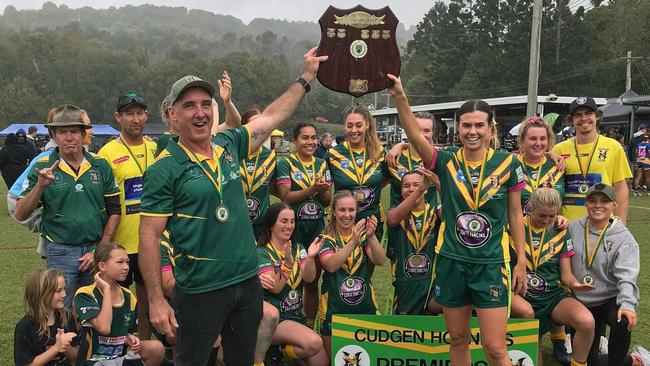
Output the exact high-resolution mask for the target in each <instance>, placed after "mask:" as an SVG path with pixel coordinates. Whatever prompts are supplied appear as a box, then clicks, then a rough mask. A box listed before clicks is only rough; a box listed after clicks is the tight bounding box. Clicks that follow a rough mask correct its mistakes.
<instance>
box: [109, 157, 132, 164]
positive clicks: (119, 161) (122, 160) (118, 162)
mask: <svg viewBox="0 0 650 366" xmlns="http://www.w3.org/2000/svg"><path fill="white" fill-rule="evenodd" d="M129 159H131V158H130V157H129V156H128V155H125V156H120V157H119V158H117V159H115V160H113V164H120V163H123V162H125V161H128V160H129Z"/></svg>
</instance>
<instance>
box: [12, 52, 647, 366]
mask: <svg viewBox="0 0 650 366" xmlns="http://www.w3.org/2000/svg"><path fill="white" fill-rule="evenodd" d="M326 59H327V57H326V56H320V57H318V56H316V55H315V49H312V50H310V51H309V52H308V53H307V54H305V56H304V69H303V74H302V75H301V76H300V77H299V78H298V79H297V80H296V81H295V82H294V83H292V85H291V86H290V87H289V89H288V90H287V91H286V92H285V93H284V94H283V95H281V96H280V97H279V98H278V99H276V100H275V101H274V102H273V103H271V104H270V105H269V106H268V107H266V108H265V109H264V110H257V109H253V110H250V111H248V112H246V113H244V114H243V115H242V116H241V117H240V116H239V113H238V112H237V110H236V108H235V107H234V105H233V104H232V101H231V99H230V94H231V88H230V80H229V77H228V75H227V74H224V76H223V78H222V79H221V80H219V81H218V84H219V94H220V96H221V99H222V100H223V102H224V104H225V105H226V123H223V124H218V123H217V122H218V121H217V119H218V114H217V113H216V110H215V105H216V103H215V102H214V99H213V98H214V96H215V94H217V90H216V89H215V87H214V86H213V85H212V84H210V83H208V82H205V81H203V80H201V79H199V78H197V77H193V76H186V77H183V78H181V79H179V80H178V81H177V82H176V83H174V84H173V85H172V87H171V90H170V93H169V96H168V97H167V98H166V99H165V101H164V102H163V104H162V106H161V112H162V115H163V118H164V120H165V121H167V122H168V123H169V127H170V133H169V134H167V135H165V136H164V138H161V139H159V141H158V146H155V143H153V142H151V141H149V140H148V139H147V138H145V137H143V136H142V127H143V125H144V123H145V121H146V118H147V113H148V109H147V104H146V103H145V101H144V99H143V98H142V97H140V96H139V95H137V94H136V93H126V94H124V95H122V96H120V98H119V100H118V107H117V111H116V113H115V117H116V120H117V121H118V122H119V123H120V126H121V127H122V133H121V135H120V138H119V139H117V140H115V141H112V142H111V143H109V144H107V145H106V146H104V147H103V148H102V150H100V152H99V154H98V155H92V154H90V153H88V152H86V151H85V150H83V149H82V147H81V141H82V138H83V136H84V135H85V134H86V129H87V128H88V126H89V124H88V123H86V122H85V121H84V119H83V118H82V113H81V110H79V109H78V108H76V107H72V106H62V107H60V108H59V109H57V110H55V111H54V113H53V114H52V118H51V119H50V120H48V127H49V128H50V134H51V136H52V138H53V140H54V141H55V142H56V143H57V144H58V148H56V149H55V150H53V151H51V152H50V153H49V154H48V155H46V156H44V157H41V158H37V159H36V163H35V164H34V166H33V167H32V168H31V169H30V172H29V173H28V175H27V179H26V180H25V185H24V187H25V188H24V189H23V190H22V193H21V194H20V196H19V197H18V201H17V203H16V207H15V211H14V215H15V218H16V219H17V220H19V221H23V222H24V221H26V220H29V219H30V217H31V216H32V215H33V214H34V212H35V211H36V210H37V208H38V207H39V206H42V224H41V226H40V231H41V234H42V236H43V237H44V238H45V239H46V244H47V262H48V268H50V270H43V271H39V272H37V273H36V274H34V275H33V276H32V277H31V278H30V280H29V281H28V286H27V287H26V291H25V299H26V313H27V314H26V316H25V318H23V319H22V320H21V322H20V323H19V324H18V325H17V327H16V338H15V344H16V345H15V355H16V364H19V365H31V364H35V365H36V364H39V365H40V364H57V363H56V362H66V361H65V360H66V358H68V359H70V358H73V357H83V358H84V359H86V360H88V361H86V362H87V364H97V365H109V364H110V365H112V364H116V365H119V364H121V362H122V360H123V359H124V357H130V356H131V354H127V355H126V356H125V355H124V350H125V349H129V350H130V351H132V353H139V354H140V356H141V357H142V358H143V359H144V360H145V362H146V363H147V365H149V364H154V365H155V364H160V363H161V362H163V346H162V344H161V343H159V342H158V341H148V340H142V341H140V339H138V338H137V337H134V336H132V335H130V334H131V332H133V331H134V330H135V327H136V323H135V321H134V319H135V318H138V319H139V325H138V326H137V327H138V328H139V336H140V337H141V338H144V339H148V338H149V333H148V326H147V324H148V323H149V320H150V324H151V325H152V326H153V327H154V328H155V330H157V333H158V334H157V335H158V337H157V338H158V339H161V340H163V342H165V343H166V345H167V346H173V347H174V360H175V364H176V365H205V364H214V362H215V361H214V360H215V358H216V357H217V355H218V354H219V351H218V350H222V355H221V358H222V359H223V361H224V362H225V363H226V364H227V365H250V364H261V363H263V362H264V360H265V358H266V361H267V363H272V362H275V361H276V360H277V357H276V356H277V355H274V353H277V354H281V355H282V356H283V357H285V358H289V359H301V360H303V361H304V362H305V363H306V364H309V365H325V364H328V363H329V357H330V354H331V335H332V333H331V332H332V328H331V322H332V315H333V314H359V313H360V314H374V313H376V311H377V304H376V300H375V295H374V290H373V288H372V284H371V277H372V273H373V271H374V267H375V266H376V265H379V266H381V265H383V264H384V263H385V262H386V261H387V259H390V263H391V272H392V275H393V285H394V297H393V299H394V301H393V313H394V314H412V315H423V314H439V313H442V314H443V315H444V317H445V322H446V325H447V328H448V332H449V334H450V338H451V345H450V358H451V360H452V364H453V365H467V364H469V363H470V359H469V347H468V344H469V336H470V329H469V320H470V317H471V316H472V313H473V312H475V314H476V315H477V316H478V319H479V322H480V328H481V329H480V331H481V339H482V346H483V349H484V351H485V353H486V356H487V358H488V360H489V363H490V365H510V364H511V361H510V359H509V358H508V353H507V350H506V344H505V333H506V324H507V319H508V317H509V316H510V315H512V316H518V317H529V318H532V317H535V318H537V319H540V334H544V333H546V332H548V331H551V337H552V339H553V340H554V341H557V342H554V344H558V345H560V344H563V340H564V337H565V335H564V326H565V325H568V326H570V327H571V328H572V329H573V330H574V331H575V334H574V337H573V355H572V358H571V359H570V360H568V359H567V360H566V361H568V362H570V363H571V364H572V365H584V364H586V363H587V362H588V364H589V365H628V364H629V365H641V364H644V363H643V362H645V361H644V360H643V357H646V355H645V354H644V353H643V350H642V349H638V350H636V351H635V353H634V354H632V355H628V354H627V351H628V349H629V345H630V337H631V333H630V331H631V330H632V328H633V327H634V326H635V325H636V323H637V318H636V313H635V309H636V305H637V301H638V295H639V294H638V288H637V286H636V278H637V275H638V271H639V256H638V245H637V243H636V241H635V240H634V238H633V237H632V235H631V234H630V233H629V231H628V230H627V229H626V228H625V226H624V224H625V221H626V218H627V206H628V203H627V202H628V191H627V189H628V188H627V183H626V179H628V178H630V176H631V173H630V170H629V166H628V165H627V161H626V159H625V153H624V152H623V150H622V148H621V147H620V145H619V144H618V143H617V142H616V141H614V140H611V139H609V138H606V137H604V136H601V135H599V134H598V130H597V128H598V123H599V118H600V117H599V114H598V113H599V112H598V110H597V106H596V104H595V102H594V101H593V99H591V98H586V97H581V98H578V99H576V100H575V101H574V102H573V103H572V104H571V107H570V110H569V114H570V120H571V122H572V123H573V125H574V127H575V128H576V133H577V135H576V137H575V138H574V139H571V140H568V141H565V142H563V143H561V144H558V145H557V146H555V147H553V133H552V131H551V130H550V128H549V127H548V126H547V125H546V124H545V123H544V122H543V121H542V120H541V119H538V118H536V117H533V118H531V119H528V120H527V121H525V122H524V126H523V128H522V130H521V133H520V136H519V143H520V148H521V152H520V154H519V155H513V154H510V153H506V152H503V151H500V150H498V149H496V146H494V141H495V138H496V127H495V124H494V123H493V118H492V112H491V108H490V106H489V105H488V104H487V103H485V102H483V101H479V100H472V101H468V102H466V103H465V104H463V105H462V106H461V107H460V108H459V110H458V111H457V114H456V116H457V121H456V122H457V128H458V132H459V136H460V141H461V142H462V145H463V146H462V147H460V148H444V149H437V148H434V147H433V145H432V136H433V134H434V132H435V125H436V124H435V122H434V119H433V116H431V115H429V114H415V115H414V114H413V113H411V110H410V107H409V105H408V101H407V99H406V96H405V94H404V91H403V89H402V87H401V82H400V79H399V78H397V77H394V76H392V75H389V76H388V77H389V78H390V79H391V80H392V82H393V86H391V87H390V88H389V93H390V94H391V96H392V98H393V100H394V102H395V105H396V107H397V110H398V114H399V118H400V122H401V124H402V127H403V128H404V130H405V132H406V134H407V136H408V138H409V143H410V144H408V145H400V146H398V147H397V148H396V149H394V150H392V151H391V152H390V153H388V154H386V153H385V152H384V150H383V148H382V145H381V143H380V141H379V139H378V136H377V131H376V126H375V122H374V119H373V117H372V115H371V114H370V113H369V112H368V110H367V109H365V108H363V107H359V106H356V107H353V108H350V109H349V110H347V111H346V112H345V114H344V120H343V121H344V128H345V133H346V141H345V142H343V143H342V144H339V145H337V146H336V147H333V148H331V149H330V150H329V151H328V153H327V155H326V157H325V159H319V158H317V157H315V156H314V152H315V149H316V145H317V131H316V128H315V126H313V125H311V124H308V123H302V124H299V125H298V126H296V128H295V129H294V130H293V134H292V137H293V142H294V144H295V147H296V151H295V152H294V153H292V154H291V155H290V156H288V157H286V158H284V159H281V160H279V161H278V159H277V157H276V155H275V152H273V151H271V150H269V149H267V148H266V147H264V146H263V142H264V141H265V140H266V139H267V138H268V136H269V135H270V133H271V131H273V130H274V129H275V128H277V127H280V126H281V125H282V123H283V122H284V121H286V120H288V119H289V118H290V116H291V115H292V114H293V112H294V111H295V109H296V108H297V106H298V105H299V103H300V101H301V99H302V97H303V96H304V95H305V94H306V93H308V92H309V90H310V86H309V83H310V82H311V81H313V80H314V79H315V75H316V71H317V69H318V65H319V63H320V62H323V61H325V60H326ZM240 122H241V126H239V124H240ZM389 184H390V186H391V188H390V192H391V197H390V206H391V207H390V209H388V210H387V212H386V211H385V210H384V208H383V207H382V205H381V202H380V195H381V191H382V189H383V187H384V186H385V185H389ZM436 191H437V193H436ZM270 194H274V195H276V196H278V197H279V198H280V200H281V202H279V203H275V204H273V205H271V204H270ZM327 207H329V210H328V211H329V216H326V208H327ZM504 208H505V209H504ZM560 209H561V210H562V215H563V216H558V213H559V211H560ZM522 210H523V211H525V212H526V216H524V214H523V211H522ZM569 221H570V223H569ZM384 225H386V226H387V228H388V233H387V246H386V248H384V247H382V244H381V242H382V238H383V237H384ZM93 268H94V275H92V274H91V270H92V269H93ZM321 272H323V273H322V277H323V278H322V284H321V288H320V294H319V289H318V283H319V278H320V277H321ZM93 276H94V277H93ZM130 280H135V283H136V293H137V295H138V296H137V297H138V298H139V299H140V305H141V306H139V307H138V306H136V300H135V298H136V297H135V296H134V294H133V293H131V292H130V291H129V290H128V289H127V287H128V286H129V285H130V284H131V282H130ZM123 286H125V287H123ZM571 292H573V294H571ZM66 293H67V295H68V296H66ZM73 294H74V295H73ZM72 297H74V299H75V301H74V310H75V312H76V315H77V319H78V320H79V321H81V324H82V326H88V327H89V328H90V330H89V343H90V347H89V348H88V349H84V348H82V349H83V350H84V351H85V353H83V354H82V355H81V356H79V355H78V354H77V351H76V350H77V348H76V347H75V346H74V343H73V342H72V339H73V334H71V333H73V332H76V331H75V330H74V326H72V325H71V324H70V321H69V318H70V317H69V316H68V314H67V313H66V311H64V310H62V309H63V308H67V309H71V307H72V301H71V299H72ZM263 299H264V300H265V301H262V300H263ZM142 305H144V306H142ZM511 308H512V314H510V309H511ZM315 319H318V320H319V321H318V328H319V331H320V336H318V335H317V334H316V332H314V331H313V330H312V329H313V328H314V323H315ZM606 326H609V327H610V328H611V333H610V334H611V336H610V342H609V351H608V354H607V355H601V358H602V360H599V355H598V353H599V347H598V346H599V341H600V337H601V335H604V331H605V327H606ZM30 332H31V333H30ZM32 333H33V334H32ZM30 334H32V336H31V337H30V336H29V335H30ZM614 335H615V336H614ZM219 345H220V346H221V347H219ZM269 345H274V346H278V347H277V348H276V347H273V346H272V347H271V349H270V350H269V351H268V352H267V349H269ZM39 347H40V348H39ZM39 350H40V352H39ZM52 350H54V351H52ZM273 351H275V352H273ZM44 355H45V356H44ZM19 360H20V361H19ZM37 360H38V362H37ZM648 361H650V359H649V360H648ZM39 362H40V363H39ZM599 362H600V363H599ZM645 364H646V365H648V363H645Z"/></svg>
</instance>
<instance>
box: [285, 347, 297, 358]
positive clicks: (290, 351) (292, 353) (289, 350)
mask: <svg viewBox="0 0 650 366" xmlns="http://www.w3.org/2000/svg"><path fill="white" fill-rule="evenodd" d="M282 355H283V356H284V357H286V358H288V359H290V360H297V359H298V355H296V350H295V349H294V347H293V346H292V345H290V344H287V345H286V346H284V347H283V348H282Z"/></svg>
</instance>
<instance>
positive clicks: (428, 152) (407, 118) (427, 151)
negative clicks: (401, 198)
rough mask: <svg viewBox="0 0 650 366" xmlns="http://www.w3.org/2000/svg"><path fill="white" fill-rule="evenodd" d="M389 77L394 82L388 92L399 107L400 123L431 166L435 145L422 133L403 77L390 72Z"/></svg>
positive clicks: (424, 160)
mask: <svg viewBox="0 0 650 366" xmlns="http://www.w3.org/2000/svg"><path fill="white" fill-rule="evenodd" d="M388 78H389V79H390V80H391V81H392V82H393V86H391V87H389V88H388V93H389V94H390V96H391V97H392V98H393V102H394V103H395V107H397V115H398V117H399V122H400V125H401V126H402V128H403V129H404V132H406V136H407V137H408V139H409V143H410V144H411V145H412V146H413V148H415V151H417V152H418V155H420V157H421V158H422V161H423V162H424V164H425V166H427V167H430V166H431V165H432V162H433V160H434V159H435V155H434V151H433V146H431V144H430V143H429V141H427V139H426V137H424V135H423V134H422V133H420V125H419V124H418V121H417V120H416V119H415V116H414V115H413V112H411V106H409V101H408V99H407V98H406V94H405V93H404V88H403V87H402V81H401V79H400V78H399V77H396V76H394V75H391V74H388Z"/></svg>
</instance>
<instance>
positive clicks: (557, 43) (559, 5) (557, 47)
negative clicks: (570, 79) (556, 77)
mask: <svg viewBox="0 0 650 366" xmlns="http://www.w3.org/2000/svg"><path fill="white" fill-rule="evenodd" d="M561 9H562V0H557V9H556V12H555V17H556V18H557V23H556V25H555V28H556V29H555V64H556V65H559V64H560V27H561V24H562V17H561V15H562V12H561Z"/></svg>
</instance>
